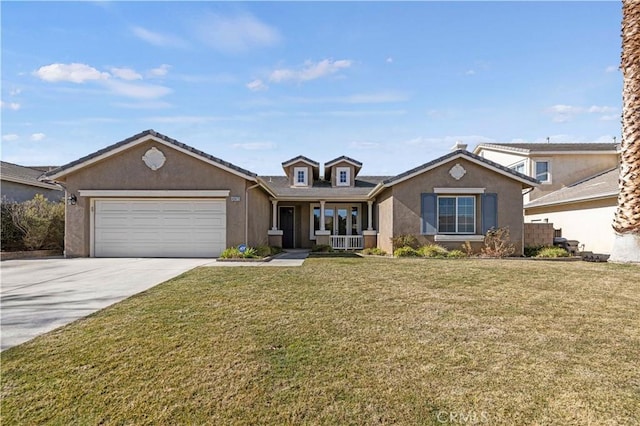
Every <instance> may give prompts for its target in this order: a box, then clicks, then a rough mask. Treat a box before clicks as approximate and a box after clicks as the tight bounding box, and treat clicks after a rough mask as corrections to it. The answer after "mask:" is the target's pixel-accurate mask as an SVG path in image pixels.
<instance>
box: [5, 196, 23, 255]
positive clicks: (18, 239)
mask: <svg viewBox="0 0 640 426" xmlns="http://www.w3.org/2000/svg"><path fill="white" fill-rule="evenodd" d="M16 204H17V203H16V202H13V201H6V200H2V203H1V204H0V210H1V212H2V217H1V218H0V223H1V224H2V230H1V231H0V236H1V237H2V242H1V243H0V244H2V250H5V251H6V250H15V251H20V250H24V248H25V247H24V242H23V241H22V238H23V237H24V232H22V231H21V230H20V229H19V228H18V227H17V226H16V225H15V224H14V223H13V219H12V218H11V210H12V209H13V208H14V207H15V205H16Z"/></svg>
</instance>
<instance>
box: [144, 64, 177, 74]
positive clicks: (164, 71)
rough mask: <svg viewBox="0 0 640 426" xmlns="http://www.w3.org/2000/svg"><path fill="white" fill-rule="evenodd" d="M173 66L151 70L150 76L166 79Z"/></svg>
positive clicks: (161, 66) (162, 66)
mask: <svg viewBox="0 0 640 426" xmlns="http://www.w3.org/2000/svg"><path fill="white" fill-rule="evenodd" d="M169 68H171V65H167V64H162V65H160V66H159V67H157V68H153V69H151V70H149V72H148V75H149V76H151V77H164V76H165V75H167V73H168V72H169Z"/></svg>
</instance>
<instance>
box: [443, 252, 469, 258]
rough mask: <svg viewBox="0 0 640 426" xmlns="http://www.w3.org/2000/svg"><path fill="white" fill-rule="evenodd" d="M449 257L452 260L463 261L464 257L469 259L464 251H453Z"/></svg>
mask: <svg viewBox="0 0 640 426" xmlns="http://www.w3.org/2000/svg"><path fill="white" fill-rule="evenodd" d="M447 257H449V258H452V259H462V258H464V257H469V256H468V255H467V254H466V253H465V252H463V251H462V250H451V251H450V252H449V253H448V254H447Z"/></svg>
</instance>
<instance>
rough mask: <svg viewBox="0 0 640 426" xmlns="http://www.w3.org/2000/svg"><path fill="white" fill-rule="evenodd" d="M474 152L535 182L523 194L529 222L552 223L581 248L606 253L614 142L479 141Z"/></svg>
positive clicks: (610, 235) (614, 191)
mask: <svg viewBox="0 0 640 426" xmlns="http://www.w3.org/2000/svg"><path fill="white" fill-rule="evenodd" d="M474 153H475V154H477V155H479V156H482V157H483V158H487V159H490V160H492V161H495V162H498V163H500V164H502V165H504V166H507V167H510V168H512V169H514V170H518V171H521V172H522V173H524V174H528V175H529V176H532V177H536V178H537V179H538V180H539V181H540V185H539V186H538V187H536V188H535V189H533V190H532V191H530V192H528V193H526V194H525V196H524V197H525V198H524V200H525V202H524V217H525V222H527V223H529V222H531V223H540V222H543V223H553V225H554V227H555V228H556V229H558V233H561V234H562V236H563V237H565V238H568V239H571V240H578V241H579V242H580V245H581V247H580V248H581V249H583V250H585V251H590V252H594V253H611V249H612V247H613V241H614V235H615V234H614V232H613V228H612V227H611V224H612V221H613V216H614V213H615V209H616V205H617V195H618V164H619V161H620V151H619V146H618V145H616V144H615V143H563V144H554V143H537V144H536V143H531V144H481V145H478V146H477V147H476V148H475V150H474Z"/></svg>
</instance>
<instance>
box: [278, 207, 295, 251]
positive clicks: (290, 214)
mask: <svg viewBox="0 0 640 426" xmlns="http://www.w3.org/2000/svg"><path fill="white" fill-rule="evenodd" d="M294 212H295V209H294V208H293V207H280V230H281V231H282V248H293V247H294V246H295V242H294V233H293V228H294Z"/></svg>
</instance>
